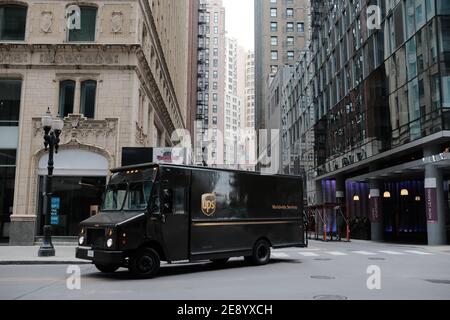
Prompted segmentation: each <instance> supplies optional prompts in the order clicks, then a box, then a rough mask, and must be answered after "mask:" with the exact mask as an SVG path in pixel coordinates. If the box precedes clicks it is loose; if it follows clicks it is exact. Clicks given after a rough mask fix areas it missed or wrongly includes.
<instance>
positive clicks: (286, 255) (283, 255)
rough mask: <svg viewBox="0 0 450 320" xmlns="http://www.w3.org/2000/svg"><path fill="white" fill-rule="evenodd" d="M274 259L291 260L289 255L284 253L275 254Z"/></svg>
mask: <svg viewBox="0 0 450 320" xmlns="http://www.w3.org/2000/svg"><path fill="white" fill-rule="evenodd" d="M271 256H272V258H274V259H287V258H290V256H289V255H288V254H287V253H282V252H274V253H272V254H271Z"/></svg>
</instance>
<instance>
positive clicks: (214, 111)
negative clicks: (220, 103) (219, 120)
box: [212, 104, 217, 113]
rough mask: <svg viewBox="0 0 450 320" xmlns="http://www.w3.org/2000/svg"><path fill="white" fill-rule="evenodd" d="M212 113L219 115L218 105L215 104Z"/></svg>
mask: <svg viewBox="0 0 450 320" xmlns="http://www.w3.org/2000/svg"><path fill="white" fill-rule="evenodd" d="M212 112H213V113H217V105H215V104H214V105H213V107H212Z"/></svg>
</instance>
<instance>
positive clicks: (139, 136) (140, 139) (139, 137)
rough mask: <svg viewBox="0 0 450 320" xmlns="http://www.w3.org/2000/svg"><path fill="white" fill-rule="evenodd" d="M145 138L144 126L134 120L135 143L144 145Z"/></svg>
mask: <svg viewBox="0 0 450 320" xmlns="http://www.w3.org/2000/svg"><path fill="white" fill-rule="evenodd" d="M147 138H148V136H147V134H145V133H144V128H143V127H142V126H140V125H139V123H137V122H136V143H138V144H141V145H144V144H145V143H146V141H147Z"/></svg>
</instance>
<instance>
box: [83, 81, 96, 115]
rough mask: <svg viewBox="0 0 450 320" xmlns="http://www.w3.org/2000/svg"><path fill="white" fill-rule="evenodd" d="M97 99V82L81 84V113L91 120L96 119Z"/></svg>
mask: <svg viewBox="0 0 450 320" xmlns="http://www.w3.org/2000/svg"><path fill="white" fill-rule="evenodd" d="M96 97H97V81H94V80H88V81H84V82H82V83H81V105H80V111H81V113H82V114H83V115H84V116H85V117H86V118H89V119H93V118H94V117H95V101H96Z"/></svg>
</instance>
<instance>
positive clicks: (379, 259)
mask: <svg viewBox="0 0 450 320" xmlns="http://www.w3.org/2000/svg"><path fill="white" fill-rule="evenodd" d="M369 260H373V261H384V260H386V259H385V258H369Z"/></svg>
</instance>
